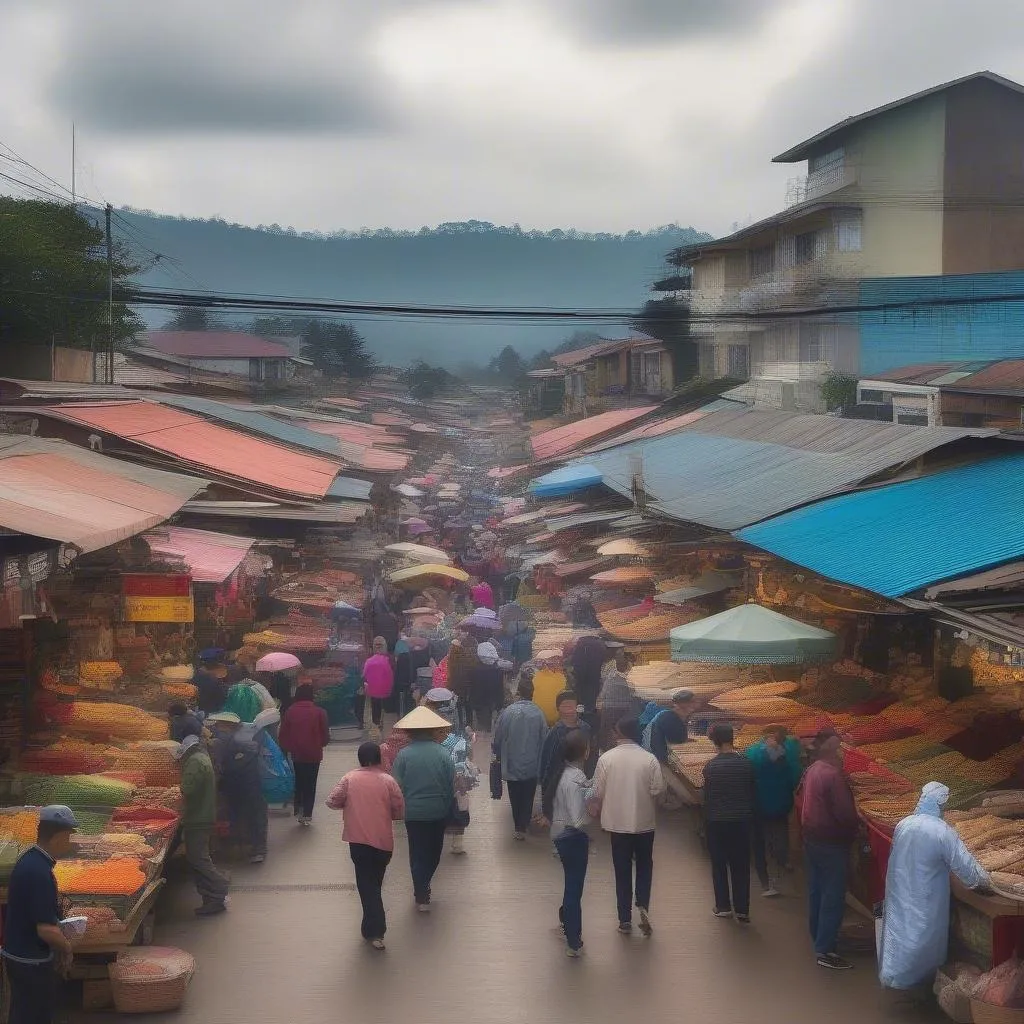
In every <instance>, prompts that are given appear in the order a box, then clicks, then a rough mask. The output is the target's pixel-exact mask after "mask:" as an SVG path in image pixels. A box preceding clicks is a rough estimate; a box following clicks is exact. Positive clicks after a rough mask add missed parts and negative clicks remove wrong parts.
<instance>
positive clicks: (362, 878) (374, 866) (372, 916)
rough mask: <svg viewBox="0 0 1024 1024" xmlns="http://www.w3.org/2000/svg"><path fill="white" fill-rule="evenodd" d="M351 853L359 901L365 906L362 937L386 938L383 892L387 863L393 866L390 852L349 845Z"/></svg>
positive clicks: (362, 844)
mask: <svg viewBox="0 0 1024 1024" xmlns="http://www.w3.org/2000/svg"><path fill="white" fill-rule="evenodd" d="M348 851H349V854H350V856H351V857H352V863H353V864H354V865H355V869H356V889H357V891H358V892H359V902H360V903H361V904H362V905H363V923H362V927H361V931H362V935H363V938H364V939H383V938H384V933H385V932H386V931H387V930H388V923H387V919H386V918H385V916H384V899H383V897H382V896H381V890H382V889H383V887H384V875H385V874H386V872H387V870H388V864H390V863H391V851H390V850H378V849H377V847H376V846H367V845H366V844H365V843H350V844H349V848H348Z"/></svg>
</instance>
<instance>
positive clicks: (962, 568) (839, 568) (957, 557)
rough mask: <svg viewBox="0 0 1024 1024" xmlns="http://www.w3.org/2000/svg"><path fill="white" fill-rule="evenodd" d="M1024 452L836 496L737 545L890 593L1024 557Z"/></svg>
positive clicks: (753, 530) (762, 527)
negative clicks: (1023, 511) (746, 545)
mask: <svg viewBox="0 0 1024 1024" xmlns="http://www.w3.org/2000/svg"><path fill="white" fill-rule="evenodd" d="M1022 507H1024V453H1015V454H1012V455H1001V456H995V457H993V458H989V459H986V460H985V461H984V462H976V463H973V464H971V465H968V466H960V467H958V468H956V469H948V470H945V471H944V472H941V473H935V474H933V475H931V476H925V477H921V478H920V479H917V480H910V481H908V482H906V483H900V484H890V485H889V486H887V487H879V488H876V489H873V490H869V491H859V492H857V493H856V494H845V495H843V496H841V497H838V498H830V499H829V500H827V501H822V502H819V503H818V504H816V505H809V506H807V507H806V508H801V509H798V510H796V511H795V512H789V513H787V514H786V515H782V516H779V517H778V518H776V519H772V520H769V521H768V522H764V523H759V524H758V525H757V526H750V527H748V528H747V529H745V530H740V531H738V532H737V534H736V536H737V537H739V538H740V540H744V541H747V542H748V543H750V544H755V545H756V546H757V547H759V548H764V550H766V551H770V552H771V553H772V554H775V555H778V556H779V557H781V558H785V559H786V560H788V561H790V562H795V563H796V564H797V565H802V566H806V567H807V568H808V569H812V570H814V572H817V573H820V574H821V575H823V576H828V577H829V578H831V579H834V580H839V581H840V582H841V583H848V584H850V585H852V586H855V587H862V588H863V589H865V590H871V591H874V592H875V593H876V594H882V595H884V596H885V597H900V596H902V595H904V594H909V593H911V592H913V591H915V590H918V589H920V588H921V587H924V586H928V585H929V584H931V583H937V582H938V581H939V580H946V579H952V578H953V577H956V576H962V575H965V574H967V573H973V572H978V571H979V570H981V569H985V568H987V567H988V566H993V565H998V564H999V563H1000V562H1006V561H1009V560H1010V559H1013V558H1020V557H1021V556H1024V515H1022V514H1021V509H1022Z"/></svg>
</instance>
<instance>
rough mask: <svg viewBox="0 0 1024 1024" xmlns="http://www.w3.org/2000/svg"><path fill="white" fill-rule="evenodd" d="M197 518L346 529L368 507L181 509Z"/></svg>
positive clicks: (225, 504) (205, 504) (233, 504)
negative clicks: (318, 524) (309, 524)
mask: <svg viewBox="0 0 1024 1024" xmlns="http://www.w3.org/2000/svg"><path fill="white" fill-rule="evenodd" d="M182 512H189V513H192V514H193V515H198V516H223V517H224V518H226V519H280V520H283V521H285V522H301V523H326V524H329V525H338V526H344V525H349V524H352V523H357V522H359V520H360V519H362V517H363V516H364V515H366V506H365V505H363V504H360V503H358V502H354V501H325V502H323V503H322V504H320V505H274V504H271V503H268V502H260V501H252V502H249V501H190V502H188V503H186V504H185V506H184V507H183V508H182Z"/></svg>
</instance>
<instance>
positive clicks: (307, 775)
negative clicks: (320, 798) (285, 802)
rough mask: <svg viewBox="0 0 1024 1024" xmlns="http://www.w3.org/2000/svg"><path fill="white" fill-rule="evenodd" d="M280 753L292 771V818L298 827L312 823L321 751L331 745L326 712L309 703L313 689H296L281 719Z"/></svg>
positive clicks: (310, 687)
mask: <svg viewBox="0 0 1024 1024" xmlns="http://www.w3.org/2000/svg"><path fill="white" fill-rule="evenodd" d="M279 739H280V745H281V749H282V750H283V751H284V752H285V753H286V754H289V755H291V759H292V765H293V766H294V768H295V816H296V817H297V818H298V819H299V824H300V825H306V826H308V825H310V824H311V823H312V821H313V807H314V806H315V804H316V782H317V776H318V775H319V774H320V763H321V762H322V761H323V759H324V747H326V746H327V744H328V743H330V741H331V730H330V726H329V724H328V721H327V711H326V710H325V709H324V708H321V707H318V706H317V705H316V704H314V703H313V687H312V686H300V687H299V688H298V690H296V691H295V700H294V702H293V703H292V705H291V707H290V708H288V710H287V711H286V712H285V714H284V717H283V718H282V719H281V732H280V737H279Z"/></svg>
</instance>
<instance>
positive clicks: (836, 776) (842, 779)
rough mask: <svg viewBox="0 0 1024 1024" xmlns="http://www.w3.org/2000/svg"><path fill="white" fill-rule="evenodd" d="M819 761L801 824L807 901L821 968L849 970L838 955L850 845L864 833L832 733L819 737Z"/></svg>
mask: <svg viewBox="0 0 1024 1024" xmlns="http://www.w3.org/2000/svg"><path fill="white" fill-rule="evenodd" d="M816 747H817V760H816V761H815V762H814V764H812V765H811V767H810V768H808V769H807V771H806V773H805V774H804V778H803V782H802V784H801V787H800V788H801V791H802V793H803V797H802V803H801V806H800V825H801V828H802V830H803V837H804V856H805V858H806V861H807V901H808V904H809V910H810V919H809V924H810V930H811V939H812V940H813V942H814V953H815V956H816V957H817V961H818V966H819V967H825V968H827V969H829V970H832V971H848V970H849V969H850V968H851V967H852V966H853V965H852V964H850V963H848V962H847V961H846V960H844V959H843V958H842V957H841V956H838V955H837V954H836V944H837V942H838V941H839V929H840V927H841V926H842V923H843V912H844V910H845V907H846V870H847V865H848V863H849V860H850V847H851V846H852V845H853V841H854V840H855V839H856V838H857V833H858V831H859V830H860V819H859V818H858V816H857V806H856V804H855V803H854V800H853V790H852V789H851V788H850V783H849V782H848V781H847V778H846V776H845V775H844V774H843V757H842V742H841V740H840V739H839V736H838V735H837V734H836V733H835V732H834V731H833V730H831V729H829V730H825V731H822V732H820V733H818V736H817V738H816Z"/></svg>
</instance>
